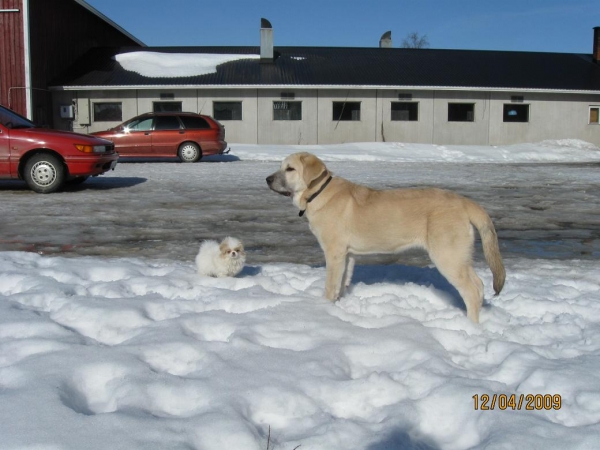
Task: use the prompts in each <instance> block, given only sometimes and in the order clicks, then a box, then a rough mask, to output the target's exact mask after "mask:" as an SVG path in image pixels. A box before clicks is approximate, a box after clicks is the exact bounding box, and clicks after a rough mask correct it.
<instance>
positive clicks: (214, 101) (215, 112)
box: [212, 100, 244, 122]
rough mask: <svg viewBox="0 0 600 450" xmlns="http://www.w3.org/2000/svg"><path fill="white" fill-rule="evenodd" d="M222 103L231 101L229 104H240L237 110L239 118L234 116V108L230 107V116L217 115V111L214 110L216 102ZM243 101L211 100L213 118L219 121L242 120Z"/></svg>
mask: <svg viewBox="0 0 600 450" xmlns="http://www.w3.org/2000/svg"><path fill="white" fill-rule="evenodd" d="M222 103H231V104H235V105H238V104H239V106H240V111H239V119H238V118H236V117H235V114H234V112H235V111H234V110H233V109H232V110H231V111H232V114H231V118H222V117H219V115H218V114H217V111H216V110H215V105H216V104H222ZM243 103H244V102H243V101H242V100H213V114H212V116H213V119H215V120H218V121H219V122H226V121H241V120H244V106H243Z"/></svg>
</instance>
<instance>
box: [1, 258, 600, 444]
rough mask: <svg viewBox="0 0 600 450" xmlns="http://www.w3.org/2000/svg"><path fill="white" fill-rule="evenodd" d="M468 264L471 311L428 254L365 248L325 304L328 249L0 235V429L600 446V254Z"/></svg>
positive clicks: (186, 440)
mask: <svg viewBox="0 0 600 450" xmlns="http://www.w3.org/2000/svg"><path fill="white" fill-rule="evenodd" d="M476 269H477V271H478V272H479V273H480V274H481V275H482V276H483V279H484V283H485V286H486V298H487V299H489V300H488V302H487V305H486V306H485V307H484V309H483V311H482V323H481V325H475V324H473V323H471V322H469V320H468V319H467V318H466V317H465V312H464V306H463V305H462V302H461V301H460V299H459V298H457V294H456V293H455V291H453V290H452V288H451V287H450V286H449V285H448V284H447V283H446V282H445V280H444V279H443V278H442V277H441V276H440V275H439V273H438V272H437V271H436V270H435V269H433V268H414V267H405V266H398V265H396V266H358V267H357V268H356V272H355V279H354V282H353V285H352V286H351V289H350V292H349V293H348V294H347V295H346V296H345V297H344V298H343V299H342V300H341V301H339V302H338V303H335V304H332V303H330V302H327V301H326V300H324V299H323V298H322V295H323V287H324V277H325V271H324V268H322V267H316V268H314V267H309V266H304V265H297V264H267V265H264V266H254V267H253V266H248V267H247V268H246V269H245V270H244V271H243V272H242V274H241V275H240V276H239V277H237V278H219V279H216V278H205V277H199V276H198V275H196V273H195V268H194V266H193V262H191V261H190V262H189V263H184V262H169V261H143V260H139V259H110V260H108V259H98V258H89V257H82V258H72V259H67V258H60V257H42V256H39V255H37V254H34V253H20V252H5V253H0V400H1V401H2V408H0V436H2V444H3V445H2V446H3V447H4V448H41V446H42V443H47V448H50V447H52V448H86V449H106V448H202V449H206V450H222V449H224V448H231V449H234V448H235V449H249V450H260V449H264V448H266V443H267V436H268V434H269V427H270V428H271V444H272V445H274V446H275V447H276V448H286V449H292V448H297V447H298V446H300V445H301V446H302V448H315V449H331V450H336V449H340V450H341V449H349V448H352V449H367V450H375V449H383V448H402V449H434V448H435V449H440V450H459V449H470V448H483V447H485V448H544V449H564V448H572V449H575V448H577V449H591V448H595V446H596V445H597V438H598V435H599V434H600V375H599V374H600V358H599V355H600V302H598V298H599V294H600V283H599V281H598V280H599V279H600V277H599V275H600V263H598V262H597V261H586V262H583V261H576V260H573V261H562V262H561V261H553V262H552V263H551V264H550V263H548V262H545V261H540V260H537V261H536V260H509V261H508V262H507V273H508V278H507V284H506V288H505V290H504V291H503V292H502V294H501V295H500V296H499V297H492V293H491V286H490V284H491V275H490V274H489V271H488V270H487V269H486V268H485V267H483V266H478V267H476ZM483 394H487V395H490V396H493V395H494V394H496V395H507V396H511V395H513V394H514V395H515V396H516V397H517V399H518V398H519V396H520V395H524V396H526V395H529V394H531V395H533V396H535V395H540V396H542V397H540V398H541V399H543V398H544V397H543V396H544V395H549V396H555V397H556V396H560V399H561V402H560V405H559V406H558V407H556V405H555V407H550V408H548V409H545V408H544V407H540V408H536V407H535V404H534V407H533V409H532V410H526V409H525V406H523V407H522V408H520V409H515V410H513V409H511V408H508V409H505V410H500V407H499V406H496V407H495V408H494V410H490V411H482V410H481V409H476V408H475V403H474V402H475V400H474V398H473V397H474V396H476V395H477V396H479V398H480V397H481V396H482V395H483ZM477 405H478V406H481V403H480V402H479V401H478V403H477ZM498 405H499V404H498ZM524 405H525V403H524ZM488 406H490V404H488ZM44 448H46V447H44Z"/></svg>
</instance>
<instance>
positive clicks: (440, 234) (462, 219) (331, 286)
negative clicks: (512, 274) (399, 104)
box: [267, 153, 506, 323]
mask: <svg viewBox="0 0 600 450" xmlns="http://www.w3.org/2000/svg"><path fill="white" fill-rule="evenodd" d="M267 184H268V185H269V187H270V188H271V189H272V190H273V191H275V192H277V193H279V194H282V195H285V196H288V197H289V196H291V197H292V198H293V202H294V205H296V206H297V207H298V208H299V209H300V215H303V214H304V213H305V212H306V217H307V218H308V222H309V226H310V229H311V231H312V232H313V234H314V235H315V236H316V238H317V240H318V241H319V244H320V245H321V248H322V249H323V252H324V253H325V263H326V266H327V277H326V281H325V296H326V297H327V298H328V299H330V300H332V301H335V300H337V299H338V298H339V296H340V294H341V291H342V285H343V286H345V287H347V286H349V284H350V280H351V278H352V272H353V270H354V257H353V255H365V254H371V253H396V252H400V251H402V250H405V249H407V248H410V247H422V248H424V249H425V250H427V252H428V253H429V257H430V258H431V260H432V261H433V263H434V264H435V265H436V267H437V269H438V270H439V271H440V273H441V274H442V275H444V277H446V279H447V280H448V281H449V282H450V283H451V284H452V285H453V286H454V287H455V288H456V289H457V291H458V292H459V293H460V295H461V296H462V298H463V300H464V302H465V305H466V306H467V316H468V317H469V318H470V319H471V320H473V322H476V323H477V322H479V310H480V309H481V305H482V304H483V283H482V282H481V279H480V278H479V277H478V276H477V274H476V273H475V271H474V270H473V267H472V254H473V242H474V239H475V236H474V231H473V227H472V225H474V226H475V228H477V230H478V231H479V234H480V236H481V240H482V243H483V252H484V255H485V259H486V261H487V263H488V265H489V266H490V269H491V271H492V274H493V276H494V283H493V284H494V291H495V292H496V295H497V294H499V293H500V291H501V290H502V287H503V286H504V279H505V275H506V274H505V271H504V264H503V263H502V257H501V256H500V251H499V249H498V238H497V236H496V230H495V229H494V225H493V223H492V220H491V219H490V217H489V216H488V214H487V213H486V212H485V210H484V209H483V208H482V207H481V206H479V205H478V204H477V203H475V202H473V201H471V200H469V199H467V198H465V197H461V196H460V195H457V194H454V193H452V192H449V191H443V190H440V189H394V190H374V189H370V188H368V187H365V186H361V185H358V184H354V183H351V182H350V181H348V180H345V179H343V178H339V177H333V176H332V173H331V172H329V170H327V167H325V164H323V162H322V161H321V160H320V159H319V158H317V157H316V156H315V155H312V154H310V153H294V154H292V155H290V156H288V157H287V158H285V159H284V160H283V162H282V164H281V168H280V169H279V170H278V171H277V172H275V173H273V174H272V175H270V176H269V177H267Z"/></svg>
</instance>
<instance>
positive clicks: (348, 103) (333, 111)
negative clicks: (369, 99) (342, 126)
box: [331, 100, 362, 122]
mask: <svg viewBox="0 0 600 450" xmlns="http://www.w3.org/2000/svg"><path fill="white" fill-rule="evenodd" d="M339 104H341V105H342V109H341V111H340V114H339V116H338V117H336V115H335V112H336V111H335V110H336V105H339ZM346 105H358V118H357V119H354V118H352V116H353V114H352V113H353V112H354V111H356V110H355V109H351V110H350V118H349V119H348V118H346V119H345V118H343V115H344V110H345V109H346ZM331 112H332V114H331V116H332V119H331V120H332V121H333V122H360V121H361V120H362V102H361V101H351V102H349V101H347V100H342V101H338V100H334V101H332V102H331Z"/></svg>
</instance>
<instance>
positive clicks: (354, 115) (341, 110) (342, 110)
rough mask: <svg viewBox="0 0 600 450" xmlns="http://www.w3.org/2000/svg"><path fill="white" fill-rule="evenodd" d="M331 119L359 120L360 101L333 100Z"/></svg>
mask: <svg viewBox="0 0 600 450" xmlns="http://www.w3.org/2000/svg"><path fill="white" fill-rule="evenodd" d="M333 120H334V121H336V122H337V121H339V120H360V102H333Z"/></svg>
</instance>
